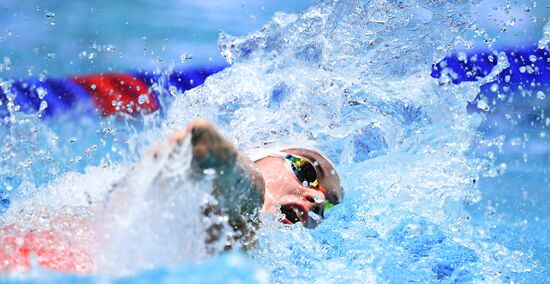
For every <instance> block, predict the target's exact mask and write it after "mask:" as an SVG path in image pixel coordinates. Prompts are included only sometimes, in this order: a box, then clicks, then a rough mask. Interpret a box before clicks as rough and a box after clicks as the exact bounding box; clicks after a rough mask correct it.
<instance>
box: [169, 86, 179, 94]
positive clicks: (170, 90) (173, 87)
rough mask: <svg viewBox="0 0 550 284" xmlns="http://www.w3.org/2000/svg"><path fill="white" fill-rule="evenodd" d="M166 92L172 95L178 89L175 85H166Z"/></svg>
mask: <svg viewBox="0 0 550 284" xmlns="http://www.w3.org/2000/svg"><path fill="white" fill-rule="evenodd" d="M168 92H169V93H170V95H172V96H176V95H177V94H178V89H177V88H176V87H175V86H170V87H168Z"/></svg>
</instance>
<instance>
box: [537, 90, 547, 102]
mask: <svg viewBox="0 0 550 284" xmlns="http://www.w3.org/2000/svg"><path fill="white" fill-rule="evenodd" d="M544 98H546V96H545V95H544V93H543V92H542V91H538V92H537V99H539V100H544Z"/></svg>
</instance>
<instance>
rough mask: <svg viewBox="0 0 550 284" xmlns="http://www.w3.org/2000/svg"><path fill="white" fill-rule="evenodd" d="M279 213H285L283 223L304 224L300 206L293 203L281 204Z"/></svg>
mask: <svg viewBox="0 0 550 284" xmlns="http://www.w3.org/2000/svg"><path fill="white" fill-rule="evenodd" d="M281 213H283V214H284V215H285V219H283V220H282V222H283V223H285V224H294V223H297V222H302V223H304V224H305V220H304V215H305V214H304V211H303V210H300V208H298V207H297V206H295V205H283V206H281Z"/></svg>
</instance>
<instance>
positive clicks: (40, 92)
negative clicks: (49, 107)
mask: <svg viewBox="0 0 550 284" xmlns="http://www.w3.org/2000/svg"><path fill="white" fill-rule="evenodd" d="M36 94H37V95H38V98H39V99H41V100H43V99H44V97H45V96H46V94H48V91H47V90H46V89H44V88H42V87H38V88H36Z"/></svg>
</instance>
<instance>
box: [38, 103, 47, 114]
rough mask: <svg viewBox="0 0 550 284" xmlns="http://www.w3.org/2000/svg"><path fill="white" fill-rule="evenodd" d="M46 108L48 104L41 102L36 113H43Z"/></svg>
mask: <svg viewBox="0 0 550 284" xmlns="http://www.w3.org/2000/svg"><path fill="white" fill-rule="evenodd" d="M46 108H48V102H47V101H41V102H40V108H39V109H38V111H39V112H43V111H44V110H45V109H46Z"/></svg>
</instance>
